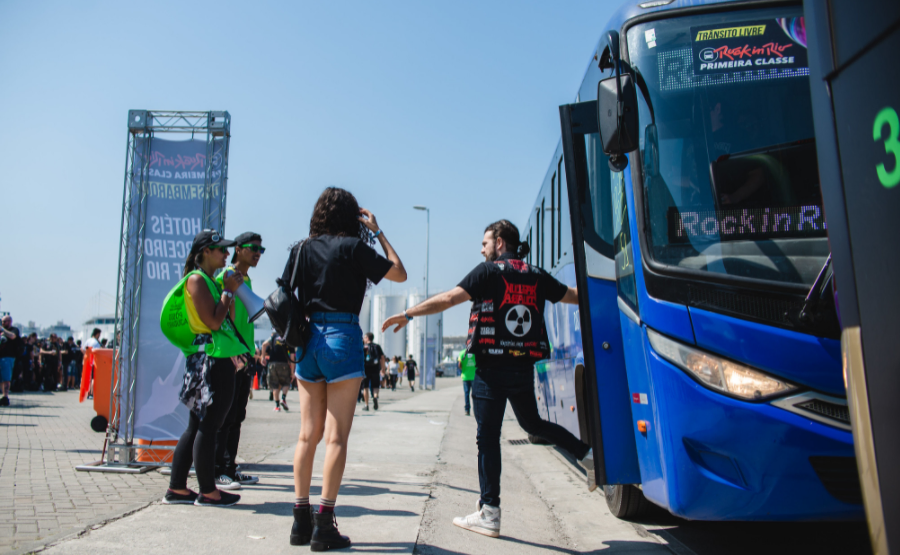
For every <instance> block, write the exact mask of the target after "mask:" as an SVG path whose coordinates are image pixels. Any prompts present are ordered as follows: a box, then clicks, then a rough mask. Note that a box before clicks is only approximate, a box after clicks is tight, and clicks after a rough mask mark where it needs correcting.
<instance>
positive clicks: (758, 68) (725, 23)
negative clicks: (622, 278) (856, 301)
mask: <svg viewBox="0 0 900 555" xmlns="http://www.w3.org/2000/svg"><path fill="white" fill-rule="evenodd" d="M627 38H628V56H629V62H630V64H631V67H632V69H633V71H634V72H635V74H639V75H638V79H637V81H638V85H639V89H641V92H639V93H638V97H639V105H640V129H641V137H640V149H641V169H642V172H641V173H642V175H643V181H644V182H643V187H642V188H639V187H635V190H636V194H642V195H643V204H644V217H645V218H646V220H647V224H649V225H645V226H644V228H645V230H646V234H647V237H646V240H647V245H648V247H649V249H648V250H649V252H648V253H647V254H648V255H649V257H650V258H651V259H652V260H653V261H655V262H656V263H659V264H663V265H667V266H670V267H677V268H683V269H691V270H701V271H707V272H716V273H719V274H726V275H730V276H740V277H744V278H755V279H763V280H771V281H779V282H789V283H797V284H806V285H810V284H812V283H813V281H814V280H815V278H816V274H817V272H818V271H819V270H820V269H821V267H822V264H823V263H824V261H825V259H826V257H827V256H828V242H827V241H828V240H827V236H826V229H825V218H824V211H823V209H822V197H821V193H820V190H819V177H818V167H817V162H816V148H815V141H814V130H813V121H812V108H811V105H810V93H809V69H808V64H807V55H806V30H805V26H804V21H803V17H802V10H801V8H800V7H788V8H779V9H765V10H752V11H738V12H735V11H732V12H727V13H718V14H708V15H695V16H689V17H682V18H674V19H664V20H657V21H651V22H648V23H643V24H640V25H636V26H634V27H632V28H631V29H629V30H628V34H627ZM633 160H634V159H633Z"/></svg>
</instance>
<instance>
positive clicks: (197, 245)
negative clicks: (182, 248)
mask: <svg viewBox="0 0 900 555" xmlns="http://www.w3.org/2000/svg"><path fill="white" fill-rule="evenodd" d="M234 245H235V243H234V241H231V240H229V239H225V238H224V237H222V236H221V235H219V232H218V231H216V230H214V229H204V230H203V231H201V232H200V233H198V234H197V235H195V236H194V243H193V244H192V245H191V252H193V253H197V252H200V250H201V249H205V248H206V247H233V246H234Z"/></svg>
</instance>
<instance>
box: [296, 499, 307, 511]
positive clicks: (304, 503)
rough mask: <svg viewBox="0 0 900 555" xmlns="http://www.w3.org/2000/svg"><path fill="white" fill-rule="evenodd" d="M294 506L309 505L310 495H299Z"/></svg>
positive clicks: (299, 507)
mask: <svg viewBox="0 0 900 555" xmlns="http://www.w3.org/2000/svg"><path fill="white" fill-rule="evenodd" d="M294 507H296V508H298V509H301V508H303V507H309V497H298V498H296V499H294Z"/></svg>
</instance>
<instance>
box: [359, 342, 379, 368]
mask: <svg viewBox="0 0 900 555" xmlns="http://www.w3.org/2000/svg"><path fill="white" fill-rule="evenodd" d="M363 353H364V354H365V357H366V361H365V366H366V370H369V371H373V370H374V371H378V372H380V371H381V357H383V356H384V351H382V350H381V345H379V344H378V343H369V344H367V345H364V346H363Z"/></svg>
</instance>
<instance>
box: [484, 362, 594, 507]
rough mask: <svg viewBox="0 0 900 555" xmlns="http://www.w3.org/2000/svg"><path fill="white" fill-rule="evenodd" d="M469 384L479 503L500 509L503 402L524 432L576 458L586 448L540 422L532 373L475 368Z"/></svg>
mask: <svg viewBox="0 0 900 555" xmlns="http://www.w3.org/2000/svg"><path fill="white" fill-rule="evenodd" d="M472 385H473V392H472V396H473V398H474V401H475V402H474V404H475V422H476V423H477V424H478V435H477V436H476V437H477V442H478V482H479V484H480V486H481V502H482V504H484V505H492V506H494V507H499V506H500V468H501V461H500V427H501V426H502V424H503V414H504V413H505V412H506V401H507V400H508V401H509V403H510V404H511V405H512V408H513V412H515V413H516V420H518V421H519V425H520V426H522V429H524V430H525V431H526V432H527V433H529V434H531V435H535V436H538V437H540V438H541V439H544V440H546V441H549V442H550V443H552V444H554V445H557V446H559V447H562V448H563V449H565V450H566V451H568V452H570V453H572V454H573V455H574V456H575V457H576V458H578V459H581V458H583V457H584V456H585V455H586V454H587V452H588V450H589V449H590V447H589V446H588V445H587V444H586V443H584V442H582V441H581V440H580V439H578V438H577V437H575V436H574V435H572V434H571V433H570V432H569V431H568V430H566V429H565V428H563V427H562V426H560V425H559V424H553V423H551V422H547V421H546V420H541V417H540V415H539V414H538V409H537V401H535V399H534V374H533V373H532V371H524V372H523V371H522V370H521V369H515V370H505V369H496V368H491V369H485V370H484V371H482V370H481V369H480V368H479V369H478V370H477V371H476V372H475V381H474V382H473V384H472Z"/></svg>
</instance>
